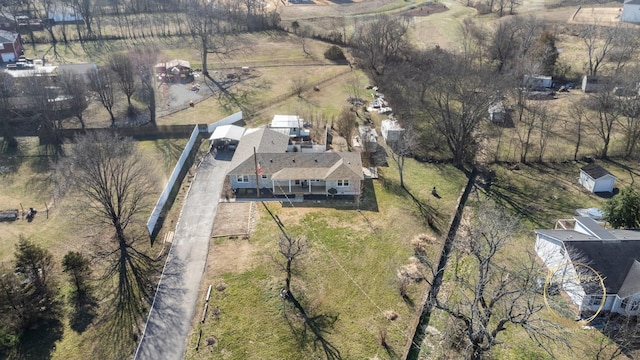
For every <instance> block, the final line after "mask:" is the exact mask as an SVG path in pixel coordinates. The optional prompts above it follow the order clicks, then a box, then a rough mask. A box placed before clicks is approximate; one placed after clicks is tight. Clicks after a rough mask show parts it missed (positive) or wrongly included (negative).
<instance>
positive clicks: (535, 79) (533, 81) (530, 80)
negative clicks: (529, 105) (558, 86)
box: [523, 75, 553, 90]
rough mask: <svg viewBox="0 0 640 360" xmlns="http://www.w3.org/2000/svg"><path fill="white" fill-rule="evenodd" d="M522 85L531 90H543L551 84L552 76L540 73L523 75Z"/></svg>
mask: <svg viewBox="0 0 640 360" xmlns="http://www.w3.org/2000/svg"><path fill="white" fill-rule="evenodd" d="M523 85H524V87H526V88H528V89H532V90H543V89H548V88H550V87H552V86H553V78H552V77H551V76H542V75H532V76H529V75H525V76H524V84H523Z"/></svg>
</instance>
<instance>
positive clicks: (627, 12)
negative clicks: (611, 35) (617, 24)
mask: <svg viewBox="0 0 640 360" xmlns="http://www.w3.org/2000/svg"><path fill="white" fill-rule="evenodd" d="M621 19H622V21H624V22H630V23H636V24H637V23H640V4H624V7H623V8H622V18H621Z"/></svg>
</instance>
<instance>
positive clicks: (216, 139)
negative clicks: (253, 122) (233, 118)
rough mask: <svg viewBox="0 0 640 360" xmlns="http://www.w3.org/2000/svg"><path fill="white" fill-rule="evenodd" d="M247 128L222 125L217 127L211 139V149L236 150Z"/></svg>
mask: <svg viewBox="0 0 640 360" xmlns="http://www.w3.org/2000/svg"><path fill="white" fill-rule="evenodd" d="M244 131H245V128H243V127H241V126H236V125H221V126H218V127H216V129H215V130H214V131H213V134H211V136H210V137H209V141H211V149H213V148H214V147H215V148H216V149H224V148H229V149H231V150H235V147H236V146H238V142H240V138H241V137H242V135H244Z"/></svg>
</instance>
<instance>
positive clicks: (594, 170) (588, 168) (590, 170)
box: [580, 163, 613, 179]
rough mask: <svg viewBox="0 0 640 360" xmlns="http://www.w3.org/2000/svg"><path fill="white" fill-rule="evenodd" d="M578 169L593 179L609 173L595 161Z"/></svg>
mask: <svg viewBox="0 0 640 360" xmlns="http://www.w3.org/2000/svg"><path fill="white" fill-rule="evenodd" d="M580 170H582V171H584V172H585V173H586V174H587V175H589V176H591V177H592V178H594V179H600V178H601V177H603V176H606V175H611V173H610V172H608V171H607V170H606V169H605V168H603V167H602V166H600V165H597V164H595V163H591V164H589V165H585V166H583V167H582V168H581V169H580ZM611 176H613V175H611Z"/></svg>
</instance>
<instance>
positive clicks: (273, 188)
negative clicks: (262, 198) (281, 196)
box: [271, 179, 276, 195]
mask: <svg viewBox="0 0 640 360" xmlns="http://www.w3.org/2000/svg"><path fill="white" fill-rule="evenodd" d="M271 192H272V193H273V195H275V194H276V182H275V181H273V179H271Z"/></svg>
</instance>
